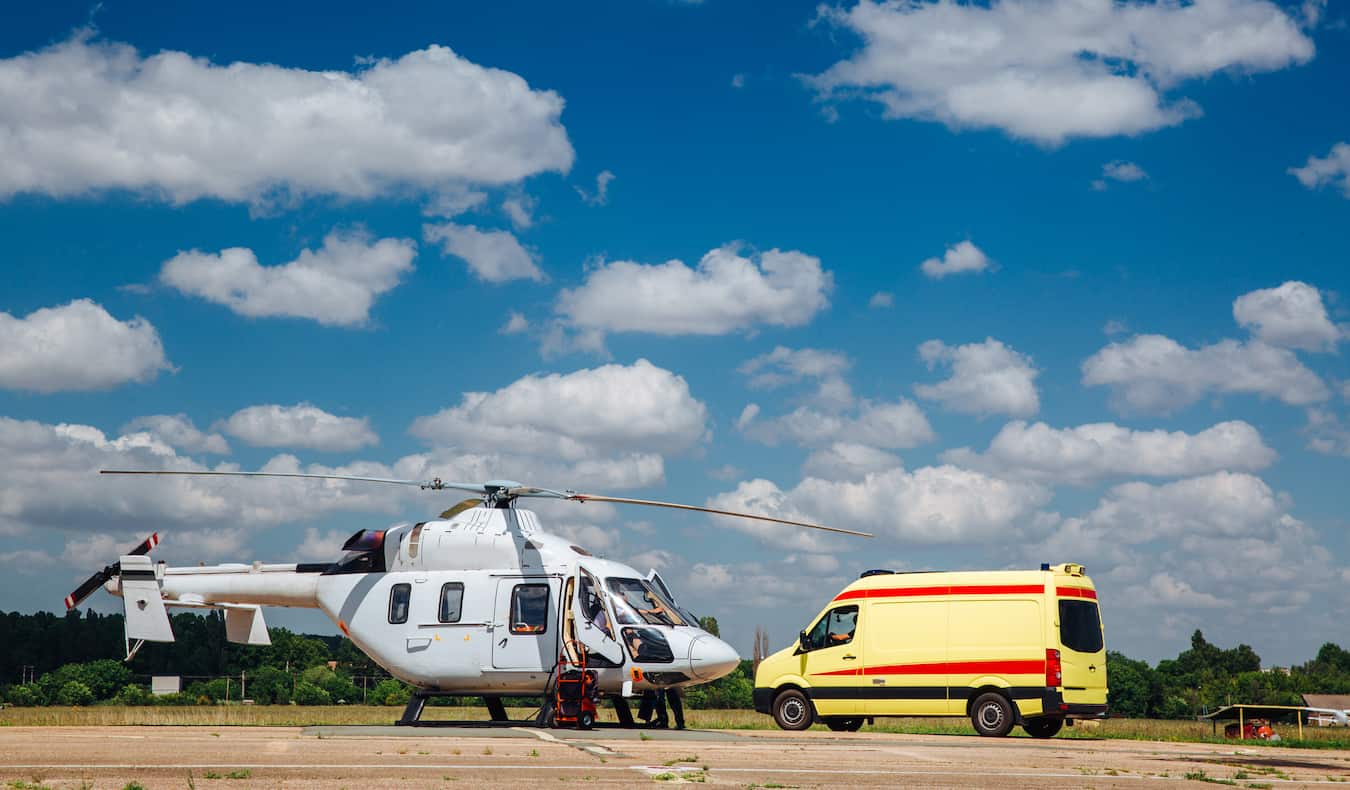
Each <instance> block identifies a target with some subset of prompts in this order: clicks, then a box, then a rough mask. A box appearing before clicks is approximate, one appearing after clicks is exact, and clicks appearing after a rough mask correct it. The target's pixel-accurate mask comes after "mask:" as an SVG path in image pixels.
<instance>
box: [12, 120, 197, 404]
mask: <svg viewBox="0 0 1350 790" xmlns="http://www.w3.org/2000/svg"><path fill="white" fill-rule="evenodd" d="M0 112H3V111H2V110H0ZM171 369H172V366H171V365H170V364H169V360H168V359H167V358H165V356H164V346H163V344H162V343H160V340H159V333H158V332H156V331H155V327H154V326H153V325H152V324H151V323H150V322H149V321H147V320H145V319H144V318H141V317H139V316H137V317H135V318H133V319H131V320H130V321H118V320H117V319H116V318H113V317H112V316H111V315H109V314H108V311H107V310H104V309H103V307H102V306H100V305H98V304H97V303H95V302H93V301H91V300H89V299H76V300H75V301H73V302H71V303H69V304H65V305H61V306H60V307H44V308H41V309H39V310H34V311H33V312H31V313H29V314H28V315H26V316H24V317H23V318H15V317H14V316H12V315H10V314H9V313H4V312H0V388H3V389H16V390H28V391H31V392H60V391H63V390H100V389H108V388H110V387H116V386H118V385H120V384H126V383H129V382H133V381H149V380H151V379H153V378H155V376H157V375H159V372H160V371H161V370H171Z"/></svg>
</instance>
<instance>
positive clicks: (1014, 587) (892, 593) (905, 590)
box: [834, 584, 1045, 601]
mask: <svg viewBox="0 0 1350 790" xmlns="http://www.w3.org/2000/svg"><path fill="white" fill-rule="evenodd" d="M1044 592H1045V587H1043V586H1041V585H1039V584H958V585H946V586H943V587H879V588H876V589H870V590H869V589H861V590H845V591H843V592H841V593H839V594H838V595H836V596H835V597H834V600H836V601H846V600H850V599H853V598H910V597H915V596H925V595H1040V594H1042V593H1044Z"/></svg>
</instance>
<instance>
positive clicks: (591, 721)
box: [577, 711, 595, 730]
mask: <svg viewBox="0 0 1350 790" xmlns="http://www.w3.org/2000/svg"><path fill="white" fill-rule="evenodd" d="M594 726H595V714H594V713H591V712H590V711H585V712H584V713H582V714H581V715H580V716H578V717H577V729H579V730H589V729H590V728H592V727H594Z"/></svg>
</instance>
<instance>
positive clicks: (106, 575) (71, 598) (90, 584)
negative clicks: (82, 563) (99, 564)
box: [66, 563, 121, 611]
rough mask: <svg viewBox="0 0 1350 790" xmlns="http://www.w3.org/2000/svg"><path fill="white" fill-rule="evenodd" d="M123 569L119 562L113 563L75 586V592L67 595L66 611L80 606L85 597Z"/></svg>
mask: <svg viewBox="0 0 1350 790" xmlns="http://www.w3.org/2000/svg"><path fill="white" fill-rule="evenodd" d="M119 570H121V567H120V566H119V564H118V563H113V564H112V565H109V566H108V567H106V568H104V569H103V570H101V571H99V572H98V573H95V574H94V575H93V576H90V577H89V578H88V579H85V580H84V583H83V584H81V585H80V586H79V587H76V588H75V592H73V593H71V594H70V595H67V596H66V611H70V610H71V609H74V608H75V607H77V606H79V605H80V604H81V603H82V602H83V601H84V599H85V598H88V597H89V596H90V595H91V594H92V593H93V592H94V590H97V589H98V588H99V587H102V586H103V583H104V582H106V581H108V580H109V579H111V578H112V577H113V574H115V573H117V572H118V571H119Z"/></svg>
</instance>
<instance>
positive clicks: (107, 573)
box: [65, 532, 159, 611]
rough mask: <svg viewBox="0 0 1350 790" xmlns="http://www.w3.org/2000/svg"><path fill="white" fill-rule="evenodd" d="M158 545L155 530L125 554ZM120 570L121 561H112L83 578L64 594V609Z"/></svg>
mask: <svg viewBox="0 0 1350 790" xmlns="http://www.w3.org/2000/svg"><path fill="white" fill-rule="evenodd" d="M158 545H159V533H158V532H156V533H154V534H152V535H151V536H150V537H148V538H146V539H145V540H143V541H141V543H140V545H138V546H137V547H136V548H134V549H132V550H131V551H128V552H127V554H132V555H136V556H140V555H142V554H149V553H150V550H151V549H153V548H154V547H156V546H158ZM121 571H122V563H121V562H114V563H113V564H112V565H105V566H104V568H103V570H101V571H98V572H97V573H95V574H94V575H93V576H90V577H89V578H88V579H85V580H84V582H83V583H82V584H81V585H80V586H79V587H76V588H75V592H73V593H71V594H70V595H67V596H66V601H65V603H66V611H70V610H71V609H74V608H75V607H77V606H79V605H80V604H81V603H82V602H83V601H84V599H85V598H88V597H89V596H90V595H92V594H93V592H94V590H97V589H98V588H99V587H102V586H103V585H104V584H105V583H107V581H108V580H109V579H111V578H112V577H114V576H116V575H118V574H119V573H121Z"/></svg>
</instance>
